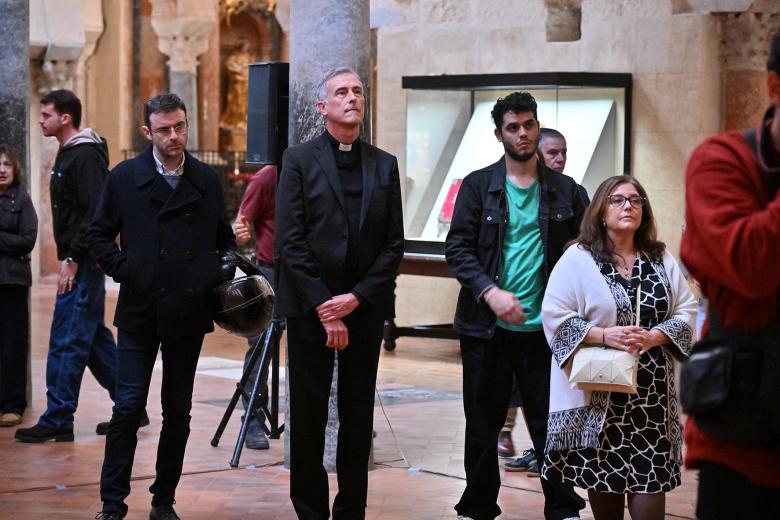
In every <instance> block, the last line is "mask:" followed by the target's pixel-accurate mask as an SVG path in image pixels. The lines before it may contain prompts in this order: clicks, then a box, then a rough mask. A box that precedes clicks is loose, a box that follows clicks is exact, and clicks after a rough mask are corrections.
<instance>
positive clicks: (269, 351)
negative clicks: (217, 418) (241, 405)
mask: <svg viewBox="0 0 780 520" xmlns="http://www.w3.org/2000/svg"><path fill="white" fill-rule="evenodd" d="M283 331H284V320H281V319H273V320H272V321H271V324H270V325H269V326H268V328H267V329H266V330H265V331H264V332H263V333H262V334H261V335H260V336H258V338H257V341H256V342H255V344H254V345H253V346H252V353H251V354H250V357H249V363H248V364H247V366H246V368H245V369H244V373H243V374H242V375H241V380H240V381H239V382H238V383H237V384H236V391H235V392H234V393H233V397H232V398H231V399H230V403H229V404H228V406H227V409H226V410H225V414H224V415H223V416H222V421H221V422H220V423H219V426H218V427H217V431H216V432H215V433H214V437H213V438H212V439H211V445H212V446H214V447H216V446H218V445H219V439H220V437H222V433H223V432H224V431H225V427H226V426H227V423H228V421H229V420H230V416H231V415H233V410H234V409H235V408H236V404H238V400H239V398H240V397H242V396H243V397H244V398H245V399H247V400H248V403H247V406H246V410H244V420H243V422H242V423H241V430H240V431H239V433H238V439H237V440H236V446H235V448H234V449H233V457H232V458H231V459H230V467H232V468H235V467H237V466H238V461H239V459H240V458H241V451H242V449H243V448H244V439H245V438H246V434H247V430H248V429H249V423H250V422H251V421H252V419H255V418H260V417H264V419H263V421H262V422H261V426H262V428H263V431H264V432H265V433H266V435H268V436H269V437H270V438H271V439H278V438H279V435H280V434H281V433H282V432H283V431H284V424H282V425H279V340H280V339H281V337H282V332H283ZM257 363H260V370H258V371H257V375H256V376H255V380H254V382H253V384H252V392H251V394H250V395H247V393H246V391H245V390H244V385H246V382H247V381H248V380H249V378H250V377H251V374H252V370H253V369H254V367H255V365H256V364H257ZM269 363H270V365H271V395H270V399H269V402H270V405H271V407H270V410H269V408H268V403H262V402H260V400H259V399H258V398H259V397H260V392H259V390H260V385H261V383H262V381H263V374H264V373H266V372H267V370H268V365H269ZM266 421H268V424H267V425H266Z"/></svg>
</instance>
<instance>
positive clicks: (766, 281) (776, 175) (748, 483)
mask: <svg viewBox="0 0 780 520" xmlns="http://www.w3.org/2000/svg"><path fill="white" fill-rule="evenodd" d="M767 87H768V88H767V92H768V93H769V108H768V109H767V111H766V113H765V114H764V117H763V119H762V120H761V121H760V122H759V123H758V126H757V128H756V129H755V132H754V133H753V132H751V131H746V132H739V131H729V132H724V133H721V134H718V135H715V136H713V137H710V138H708V139H706V140H705V141H704V142H703V143H701V144H700V145H699V146H698V147H697V148H696V150H694V152H693V154H692V155H691V158H690V159H689V161H688V167H687V170H686V173H685V231H684V233H683V238H682V244H681V247H680V253H681V255H682V260H683V262H685V265H686V267H687V268H688V270H689V271H690V272H691V275H692V276H693V277H694V278H696V280H697V281H698V282H699V284H700V286H701V292H702V295H703V296H704V297H706V298H707V300H708V301H709V311H710V312H709V314H708V318H707V322H706V323H705V324H704V327H703V335H704V337H705V338H706V337H708V336H710V334H712V335H713V337H714V338H717V337H718V336H723V335H724V330H716V329H725V334H728V332H729V331H730V330H734V329H736V330H738V331H739V334H740V335H745V336H747V335H750V334H754V333H758V332H759V331H762V330H765V329H772V328H774V330H775V331H777V330H778V328H779V327H780V325H778V324H779V323H780V190H779V189H778V186H780V30H776V32H775V33H774V36H773V38H772V41H771V47H770V49H769V59H768V60H767ZM748 137H750V138H751V139H750V141H752V142H749V141H748ZM713 333H714V334H713ZM775 333H776V332H775ZM772 346H773V347H775V348H780V345H778V343H774V344H773V345H772ZM694 352H695V350H694ZM765 356H767V357H769V356H768V355H767V354H766V353H765ZM774 359H777V354H774ZM761 365H762V366H766V367H770V366H771V365H769V364H767V362H766V360H764V361H763V362H762V363H761ZM769 371H770V370H767V371H766V372H765V374H768V373H769ZM733 377H734V378H736V380H742V381H745V380H749V381H756V380H759V378H758V377H755V375H754V374H749V373H747V372H743V373H739V374H735V375H734V376H733ZM764 377H769V378H772V377H774V378H775V380H776V379H778V378H780V373H772V374H771V375H764ZM735 413H738V411H731V410H729V411H726V412H724V413H722V414H721V416H722V419H732V418H733V416H734V414H735ZM774 413H775V414H780V406H778V407H775V408H774ZM777 417H778V415H774V419H775V420H777ZM718 422H720V421H718ZM775 441H777V438H775ZM685 442H686V446H687V451H686V454H685V463H686V465H687V466H689V467H692V468H698V469H699V498H698V503H697V506H696V517H697V518H699V519H701V520H717V519H721V518H729V519H734V520H742V519H751V520H753V519H761V520H764V519H776V518H780V452H778V451H777V446H775V447H774V449H772V448H771V447H769V446H757V445H747V444H737V443H735V442H732V441H727V440H724V439H721V438H718V437H716V436H715V435H714V432H707V431H705V430H704V429H702V428H701V427H700V426H699V425H698V424H697V418H696V414H692V415H691V416H689V417H688V420H687V422H686V424H685Z"/></svg>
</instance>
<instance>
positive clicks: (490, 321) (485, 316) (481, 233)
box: [445, 157, 586, 338]
mask: <svg viewBox="0 0 780 520" xmlns="http://www.w3.org/2000/svg"><path fill="white" fill-rule="evenodd" d="M538 172H539V185H540V196H539V229H540V231H541V235H542V251H543V254H544V264H543V267H544V273H543V274H544V280H545V284H546V283H547V278H548V277H549V275H550V271H552V268H553V267H554V266H555V263H556V262H557V261H558V259H559V258H560V257H561V255H562V254H563V248H564V246H565V245H566V243H567V242H568V241H569V240H572V239H573V238H576V236H577V234H578V233H579V229H580V221H581V220H582V215H583V214H584V213H585V205H586V202H585V201H584V200H583V199H582V196H581V195H580V192H579V190H578V186H577V183H576V182H574V179H572V178H571V177H568V176H566V175H563V174H561V173H557V172H554V171H552V170H550V169H549V168H547V167H546V166H544V164H543V163H542V162H541V161H540V162H539V163H538ZM505 178H506V163H505V161H504V158H503V157H502V158H501V159H499V160H498V162H496V163H494V164H492V165H491V166H488V167H486V168H483V169H481V170H477V171H475V172H472V173H470V174H469V175H467V176H466V178H465V179H463V184H462V185H461V187H460V190H459V192H458V197H457V199H456V201H455V211H454V214H453V216H452V224H451V226H450V231H449V233H448V234H447V240H446V242H445V254H446V257H447V265H448V266H449V268H450V269H451V270H452V271H453V272H454V273H455V276H456V277H457V279H458V281H459V282H460V283H461V286H462V287H461V290H460V294H459V295H458V306H457V309H456V311H455V321H454V326H455V329H456V330H457V331H458V332H460V333H461V334H467V335H469V336H475V337H479V338H491V337H493V333H494V332H495V328H496V315H495V314H493V312H492V311H491V310H490V307H488V305H487V304H486V303H485V302H484V301H482V300H481V299H480V295H481V294H482V293H483V291H484V290H485V289H486V288H487V287H489V286H490V285H491V284H497V283H498V279H499V274H500V272H501V265H502V262H503V258H502V256H503V251H504V235H505V234H506V229H507V223H508V222H509V213H508V211H507V203H506V195H505V193H504V182H505Z"/></svg>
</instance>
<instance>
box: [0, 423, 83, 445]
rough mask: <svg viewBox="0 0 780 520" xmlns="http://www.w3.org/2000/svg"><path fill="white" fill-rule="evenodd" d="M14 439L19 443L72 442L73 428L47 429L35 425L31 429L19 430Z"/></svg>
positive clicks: (46, 427)
mask: <svg viewBox="0 0 780 520" xmlns="http://www.w3.org/2000/svg"><path fill="white" fill-rule="evenodd" d="M14 438H15V439H16V440H17V441H21V442H46V441H55V442H73V428H49V427H48V426H41V425H40V424H36V425H35V426H33V427H31V428H19V429H17V430H16V433H15V434H14Z"/></svg>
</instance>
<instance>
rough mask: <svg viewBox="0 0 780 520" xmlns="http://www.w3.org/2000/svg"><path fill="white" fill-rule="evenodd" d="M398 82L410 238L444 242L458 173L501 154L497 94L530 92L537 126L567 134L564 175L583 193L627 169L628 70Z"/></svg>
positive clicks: (410, 78) (413, 78) (460, 175)
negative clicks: (403, 91)
mask: <svg viewBox="0 0 780 520" xmlns="http://www.w3.org/2000/svg"><path fill="white" fill-rule="evenodd" d="M402 86H403V88H404V89H406V90H407V92H406V100H407V102H406V178H407V184H406V199H405V207H404V213H405V215H404V222H405V225H406V237H407V238H408V239H410V240H414V241H418V240H419V241H427V242H431V241H432V242H438V241H443V240H444V238H445V237H446V234H447V231H448V229H449V224H450V219H451V218H452V209H453V205H454V201H455V198H456V196H457V191H458V188H459V186H460V182H461V180H462V179H463V177H465V176H466V175H467V174H468V173H469V172H471V171H474V170H476V169H479V168H482V167H484V166H487V165H489V164H492V163H493V162H495V161H496V160H497V159H498V158H500V157H501V156H502V154H503V148H502V145H501V143H499V142H498V141H497V140H496V138H495V135H494V132H493V130H494V128H495V127H494V125H493V121H492V120H491V118H490V111H491V109H492V108H493V105H494V104H495V102H496V99H497V98H499V97H503V96H506V95H507V94H509V93H511V92H514V91H518V90H520V91H526V92H530V93H531V94H532V95H533V96H534V98H535V99H536V101H537V104H538V116H539V121H540V123H541V125H542V126H543V127H550V128H554V129H556V130H558V131H560V132H561V133H562V134H563V135H564V136H565V137H566V141H567V145H568V162H567V164H566V169H565V171H564V173H565V174H566V175H569V176H570V177H572V178H574V180H576V181H577V182H578V183H580V184H582V185H583V186H585V188H586V189H587V190H588V193H590V194H592V193H593V191H594V190H595V188H596V187H597V186H598V184H599V183H600V182H601V181H602V180H603V179H605V178H607V177H610V176H612V175H620V174H623V173H630V172H629V165H630V155H629V154H630V135H631V134H630V123H631V75H630V74H601V73H533V74H488V75H463V76H407V77H404V78H403V81H402Z"/></svg>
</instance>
